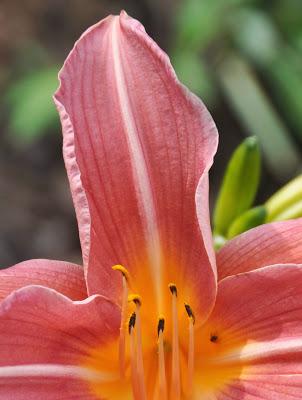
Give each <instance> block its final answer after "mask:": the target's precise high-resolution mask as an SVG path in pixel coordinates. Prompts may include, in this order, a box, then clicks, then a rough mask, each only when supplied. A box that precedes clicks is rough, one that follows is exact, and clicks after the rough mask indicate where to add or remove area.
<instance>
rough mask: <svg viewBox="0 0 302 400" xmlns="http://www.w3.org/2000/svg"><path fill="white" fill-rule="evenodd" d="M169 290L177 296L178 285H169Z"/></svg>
mask: <svg viewBox="0 0 302 400" xmlns="http://www.w3.org/2000/svg"><path fill="white" fill-rule="evenodd" d="M169 289H170V291H171V293H172V294H175V295H176V296H177V287H176V285H174V283H170V284H169Z"/></svg>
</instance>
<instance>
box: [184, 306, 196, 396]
mask: <svg viewBox="0 0 302 400" xmlns="http://www.w3.org/2000/svg"><path fill="white" fill-rule="evenodd" d="M185 308H186V311H187V314H188V317H189V346H188V378H187V379H188V381H187V394H188V397H189V398H190V397H191V396H192V393H193V378H194V352H195V350H194V324H195V316H194V314H193V311H192V309H191V307H190V306H189V304H185Z"/></svg>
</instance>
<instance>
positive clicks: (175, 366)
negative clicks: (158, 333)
mask: <svg viewBox="0 0 302 400" xmlns="http://www.w3.org/2000/svg"><path fill="white" fill-rule="evenodd" d="M169 289H170V291H171V293H172V374H171V376H172V378H171V390H170V391H171V398H172V399H173V400H180V365H179V333H178V313H177V287H176V285H175V284H173V283H170V284H169Z"/></svg>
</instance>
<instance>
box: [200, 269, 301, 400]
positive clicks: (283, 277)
mask: <svg viewBox="0 0 302 400" xmlns="http://www.w3.org/2000/svg"><path fill="white" fill-rule="evenodd" d="M301 315H302V265H301V266H298V265H289V264H288V265H274V266H269V267H265V268H260V269H258V270H255V271H251V272H248V273H244V274H239V275H235V276H230V277H228V278H225V279H224V280H223V281H221V282H220V283H219V285H218V294H217V301H216V304H215V308H214V310H213V313H212V315H211V317H210V318H209V320H208V321H207V323H206V325H205V326H204V327H203V328H202V333H201V336H202V339H201V340H200V341H199V342H200V343H203V346H204V349H203V350H202V349H201V350H200V352H203V360H206V361H204V362H205V363H206V365H205V364H203V367H204V368H201V367H200V370H199V374H202V371H204V370H206V371H207V373H208V374H209V376H210V380H207V377H203V378H200V379H199V381H203V382H206V383H207V384H209V382H210V381H211V382H212V384H213V387H212V389H213V392H214V393H215V394H216V395H217V398H218V399H233V398H234V399H239V398H240V399H241V398H244V399H256V398H257V399H259V398H261V399H268V400H271V399H277V398H282V400H287V399H288V400H289V399H293V398H300V396H301V388H302V324H301ZM213 333H215V336H216V338H215V341H212V342H211V337H212V336H211V335H213ZM206 342H208V346H205V343H206ZM201 357H202V356H201ZM200 363H202V361H200ZM223 377H227V378H226V379H225V380H224V381H223ZM197 381H198V378H197ZM215 385H216V387H215ZM204 386H205V383H204ZM203 389H205V388H203ZM218 394H219V395H218ZM232 396H233V397H232ZM240 396H242V397H240ZM253 396H254V397H253ZM295 396H296V397H295Z"/></svg>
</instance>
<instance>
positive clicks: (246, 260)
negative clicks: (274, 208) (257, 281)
mask: <svg viewBox="0 0 302 400" xmlns="http://www.w3.org/2000/svg"><path fill="white" fill-rule="evenodd" d="M301 260H302V218H299V219H294V220H289V221H282V222H273V223H271V224H265V225H261V226H258V227H257V228H254V229H251V230H249V231H247V232H245V233H242V234H241V235H239V236H237V237H235V238H234V239H232V240H230V241H229V242H228V243H227V244H226V245H225V246H223V248H222V249H221V250H220V251H219V252H218V254H217V270H218V277H219V279H223V278H225V277H226V276H228V275H235V274H239V273H241V272H247V271H251V270H253V269H257V268H261V267H265V266H266V265H272V264H291V263H301Z"/></svg>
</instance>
